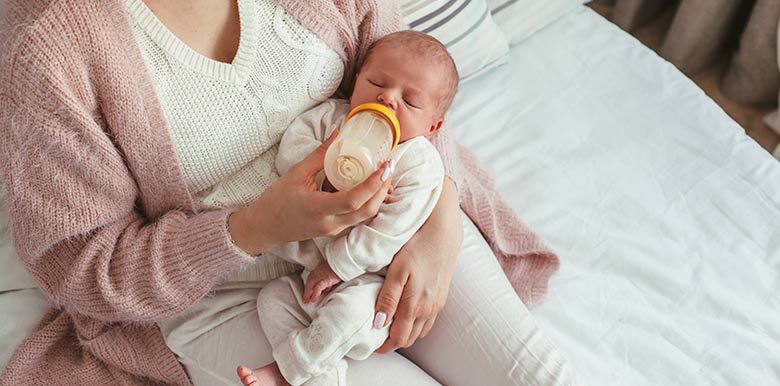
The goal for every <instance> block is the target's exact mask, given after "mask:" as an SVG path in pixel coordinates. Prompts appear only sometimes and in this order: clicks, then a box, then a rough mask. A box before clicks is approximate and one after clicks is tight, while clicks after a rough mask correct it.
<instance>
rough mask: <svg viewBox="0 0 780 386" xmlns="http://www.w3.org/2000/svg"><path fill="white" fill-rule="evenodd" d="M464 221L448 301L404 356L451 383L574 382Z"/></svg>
mask: <svg viewBox="0 0 780 386" xmlns="http://www.w3.org/2000/svg"><path fill="white" fill-rule="evenodd" d="M463 224H464V225H463V226H464V232H463V235H464V236H463V247H462V249H461V254H460V256H459V257H458V263H457V266H456V268H455V272H454V274H453V278H452V284H451V287H450V293H449V297H448V299H447V304H446V305H445V306H444V309H443V310H442V311H441V312H440V313H439V315H438V317H437V318H436V324H435V325H434V327H433V328H432V329H431V332H430V333H429V334H428V336H426V337H425V338H423V339H420V340H418V341H417V342H416V343H415V344H414V346H412V347H410V348H409V349H406V350H403V352H402V353H403V354H404V356H406V357H407V358H409V359H411V360H412V361H413V362H414V363H415V364H417V365H418V366H420V367H421V368H422V369H423V370H425V371H426V372H427V373H428V374H430V375H431V376H433V377H434V378H436V379H437V380H438V381H439V382H441V383H442V384H445V385H449V386H458V385H464V386H465V385H480V384H481V385H565V384H571V383H573V372H572V370H571V368H570V365H568V362H567V361H565V360H564V359H563V357H562V356H561V354H560V353H559V351H558V349H557V348H556V347H555V346H554V345H553V343H552V342H551V341H550V339H549V337H548V336H547V335H546V334H544V333H543V332H542V331H541V330H540V329H539V327H538V326H537V325H536V321H535V320H534V318H533V316H532V315H531V314H530V313H529V312H528V310H527V308H526V307H525V305H524V304H523V302H522V301H520V299H519V297H518V296H517V294H516V293H515V291H514V289H513V288H512V287H511V285H510V284H509V281H508V280H507V279H506V277H505V276H504V273H503V271H502V270H501V266H500V265H499V264H498V261H497V260H496V258H495V256H494V255H493V253H492V251H491V250H490V247H489V246H488V245H487V243H486V242H485V240H484V238H483V237H482V236H481V234H480V233H479V231H478V230H477V229H476V227H475V226H474V224H473V223H472V222H471V221H470V220H469V219H468V218H467V217H466V216H465V215H464V216H463Z"/></svg>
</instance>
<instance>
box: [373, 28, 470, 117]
mask: <svg viewBox="0 0 780 386" xmlns="http://www.w3.org/2000/svg"><path fill="white" fill-rule="evenodd" d="M390 43H396V44H401V45H402V46H403V47H404V48H405V49H408V50H415V51H417V52H418V53H420V54H422V55H425V57H427V58H429V59H431V60H432V61H433V62H435V63H436V64H437V65H442V66H444V67H445V71H446V72H447V74H446V75H447V77H446V79H447V88H446V90H445V91H446V92H445V93H444V95H443V97H442V98H441V100H440V101H439V106H438V107H439V111H440V112H441V114H442V115H444V113H445V112H446V111H447V110H448V109H449V108H450V105H451V104H452V100H453V99H454V98H455V93H456V92H457V91H458V80H459V79H460V76H459V75H458V69H457V67H455V61H453V60H452V56H450V53H449V52H448V51H447V47H445V46H444V44H441V42H440V41H438V40H437V39H436V38H434V37H433V36H431V35H428V34H425V33H422V32H417V31H413V30H404V31H398V32H393V33H391V34H388V35H385V36H383V37H382V38H380V39H379V40H377V41H375V42H374V43H373V44H371V46H369V47H368V51H367V52H366V58H365V60H364V61H363V65H362V66H365V65H366V64H368V62H369V61H370V60H371V52H372V51H374V50H375V49H376V48H377V47H379V46H381V45H384V44H390Z"/></svg>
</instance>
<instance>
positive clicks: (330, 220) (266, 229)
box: [228, 130, 392, 255]
mask: <svg viewBox="0 0 780 386" xmlns="http://www.w3.org/2000/svg"><path fill="white" fill-rule="evenodd" d="M336 135H338V130H336V131H334V132H333V134H331V136H330V138H328V140H327V141H325V143H323V144H322V145H321V146H319V147H318V148H317V150H315V151H314V152H312V153H311V154H310V155H309V156H307V157H306V158H305V159H304V160H303V161H301V162H299V163H298V164H296V165H295V166H293V167H292V168H291V169H290V170H289V171H288V172H287V173H285V174H284V175H282V176H281V177H279V179H277V180H276V181H274V183H273V184H271V186H269V187H268V189H266V190H265V192H263V195H262V196H260V198H258V199H257V200H255V201H254V202H253V203H252V204H250V205H248V206H246V207H244V208H242V209H240V210H238V211H236V212H233V213H232V214H231V215H230V218H229V219H228V228H229V229H230V234H231V236H232V237H233V240H234V242H235V243H236V245H237V246H238V247H239V248H241V249H242V250H244V251H245V252H247V253H249V254H253V255H256V254H259V253H262V252H267V251H269V250H271V249H272V248H273V247H274V246H276V245H279V244H282V243H285V242H289V241H299V240H307V239H311V238H314V237H318V236H332V235H336V234H338V233H339V232H341V231H342V230H343V229H345V228H347V227H350V226H353V225H355V224H357V223H360V222H362V221H364V220H366V219H369V218H371V217H373V216H375V215H376V213H377V211H378V210H379V206H380V205H381V204H382V201H383V200H384V199H385V196H386V195H387V191H388V188H389V187H390V180H391V179H390V175H391V174H392V170H391V168H390V166H389V165H388V164H385V165H383V166H382V167H381V168H379V170H377V171H376V172H374V174H372V175H371V176H370V177H368V179H366V180H365V181H364V182H362V183H361V184H360V185H357V186H356V187H354V188H353V189H352V190H349V191H346V192H336V193H328V192H321V191H319V190H318V189H317V183H316V182H315V176H316V175H317V173H319V172H320V171H321V170H322V169H323V162H324V159H325V152H326V151H327V150H328V146H330V144H331V143H332V142H333V140H334V139H335V137H336Z"/></svg>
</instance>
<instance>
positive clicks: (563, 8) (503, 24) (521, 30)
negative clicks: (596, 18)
mask: <svg viewBox="0 0 780 386" xmlns="http://www.w3.org/2000/svg"><path fill="white" fill-rule="evenodd" d="M588 1H589V0H487V3H488V7H490V13H491V14H492V15H493V20H495V22H496V24H498V26H499V27H500V28H501V30H502V31H504V34H505V35H506V39H507V40H508V41H509V44H517V43H520V42H521V41H523V40H524V39H525V38H527V37H529V36H531V34H533V33H534V32H536V31H538V30H540V29H542V28H544V27H545V26H546V25H548V24H550V23H552V22H554V21H555V20H557V19H558V18H559V17H561V16H562V15H564V14H566V13H567V12H569V11H571V10H572V9H575V8H577V7H580V6H582V4H583V3H587V2H588Z"/></svg>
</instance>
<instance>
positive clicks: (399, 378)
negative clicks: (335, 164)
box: [0, 0, 571, 385]
mask: <svg viewBox="0 0 780 386" xmlns="http://www.w3.org/2000/svg"><path fill="white" fill-rule="evenodd" d="M341 3H344V2H328V1H324V0H320V1H305V2H304V1H297V2H296V1H290V0H281V1H278V3H277V2H276V1H273V0H239V1H238V2H237V3H236V2H235V1H234V0H221V1H216V2H215V1H184V0H176V1H173V0H169V1H152V0H144V1H143V2H141V1H140V0H132V1H127V2H125V3H124V4H122V1H118V0H113V1H105V0H88V1H79V2H71V1H66V0H33V1H29V0H27V1H21V0H20V1H9V2H8V4H6V10H5V16H4V17H5V19H4V22H3V28H2V29H0V31H3V33H4V36H3V44H4V47H3V48H4V49H3V51H2V52H3V53H4V54H3V62H2V67H3V68H4V73H3V74H2V77H3V79H2V83H0V87H1V88H0V98H2V99H1V100H2V105H3V111H2V112H1V113H0V114H2V118H1V119H0V122H2V126H0V127H1V128H0V136H1V137H2V143H3V144H4V146H3V148H2V153H0V160H2V167H3V176H4V178H5V181H6V185H7V186H6V188H7V190H8V198H9V207H10V214H11V220H12V224H13V227H14V241H15V246H16V248H17V251H18V254H19V256H20V257H21V258H22V260H23V262H24V263H25V266H26V267H27V268H28V270H30V272H31V273H32V274H33V276H34V277H35V278H36V279H37V281H38V283H39V285H40V286H41V288H42V290H43V291H44V293H45V294H46V295H47V296H48V297H49V298H50V299H51V301H52V302H53V304H54V306H55V308H53V309H52V310H51V311H50V312H48V313H47V314H46V315H45V316H44V318H43V320H42V321H41V324H40V325H39V326H38V327H37V329H36V331H35V332H33V334H32V336H31V337H30V338H29V339H28V340H27V341H25V342H24V343H23V344H22V345H21V347H20V348H19V349H18V350H17V352H16V354H15V355H14V358H12V360H11V362H10V363H9V364H8V366H7V368H6V371H5V373H4V374H3V379H2V380H3V382H4V383H8V384H27V383H54V384H92V383H101V384H104V383H108V382H118V383H131V384H134V383H150V382H163V383H169V384H188V383H189V382H190V378H191V380H192V382H193V383H195V384H215V383H219V382H224V383H226V384H229V383H230V382H232V381H231V380H230V377H231V374H232V371H233V368H232V365H234V364H236V363H244V364H247V365H252V366H257V365H262V364H263V363H257V362H253V361H257V360H258V358H265V359H266V360H268V361H269V362H270V360H271V359H270V354H269V353H270V347H269V345H268V344H267V342H266V341H265V339H264V338H263V336H262V332H261V331H260V329H259V325H258V323H257V315H256V314H254V313H253V311H249V310H254V305H253V304H251V301H253V300H254V296H256V293H257V286H261V285H262V282H261V281H253V282H240V281H238V282H230V283H227V284H225V285H222V286H219V287H217V289H216V291H214V296H212V297H206V296H205V295H207V294H208V293H209V292H210V291H213V290H214V289H215V287H216V286H217V285H218V284H220V283H222V282H223V279H224V277H225V275H226V274H227V273H228V272H231V271H235V270H236V269H239V268H241V267H243V266H246V265H248V264H257V263H261V264H260V265H261V266H263V267H264V268H263V269H264V270H265V273H269V272H270V273H276V274H279V273H282V272H281V271H282V270H283V267H281V266H275V265H273V264H270V265H267V264H266V265H264V264H265V263H266V262H265V261H264V260H263V257H262V256H260V257H259V258H258V257H255V256H256V255H257V254H260V253H262V252H264V251H267V250H269V249H271V248H272V247H273V246H274V245H278V244H280V243H282V242H286V241H293V240H303V239H308V238H312V237H315V236H318V235H324V234H333V233H337V232H338V231H340V230H341V229H343V228H345V227H348V226H351V225H354V224H356V223H358V222H361V221H363V220H365V219H367V218H369V217H371V216H373V214H375V213H376V210H377V207H378V205H379V204H380V203H381V202H382V201H383V199H384V197H385V194H386V193H385V192H386V189H387V186H388V185H387V184H388V182H389V180H388V181H382V180H381V179H380V173H381V172H382V171H379V172H378V173H376V174H375V175H373V176H372V177H371V178H369V180H367V181H366V182H365V183H363V184H362V185H360V186H359V187H358V188H356V189H354V190H352V191H350V192H345V193H336V194H328V193H322V192H317V191H315V189H313V187H312V184H311V180H312V178H313V175H314V174H316V173H317V172H318V171H319V170H320V169H321V168H322V158H323V153H324V150H325V148H326V146H327V145H325V146H323V147H322V148H320V149H318V151H316V152H314V153H313V154H311V155H310V156H309V157H308V158H306V159H305V160H304V161H302V162H301V163H300V164H298V165H297V166H295V167H294V168H293V169H292V170H291V171H290V172H289V173H288V174H286V175H285V176H283V177H281V178H279V179H276V180H274V181H265V182H264V183H265V185H266V186H267V188H266V189H265V190H264V191H263V192H251V193H247V192H243V193H241V192H237V193H236V194H247V196H246V197H245V198H246V202H247V204H248V205H246V206H244V207H241V208H224V209H215V208H209V209H205V208H208V207H209V205H210V204H215V205H214V206H215V207H217V208H218V207H219V205H218V204H219V203H210V202H209V197H208V190H209V187H211V186H213V185H214V184H216V183H219V182H220V181H221V179H223V178H224V177H226V175H230V174H233V173H243V172H246V171H243V169H242V167H243V166H244V165H245V164H246V161H248V159H252V158H255V157H258V156H265V155H267V156H268V157H272V156H273V154H274V151H275V150H274V149H275V145H276V144H277V143H278V140H279V137H280V135H281V131H282V130H283V128H284V127H286V123H287V122H289V120H290V119H292V117H294V116H295V115H297V114H298V113H300V112H302V111H304V110H305V109H306V108H307V107H309V106H311V105H313V104H315V103H317V102H318V101H320V100H323V99H325V98H327V97H328V96H329V95H330V94H332V93H333V92H334V91H336V89H337V88H338V89H339V91H340V92H342V93H344V92H345V91H346V90H349V89H350V84H351V81H352V76H353V75H354V69H355V68H356V65H357V64H358V63H359V61H360V58H361V55H362V54H363V53H365V50H366V48H367V47H368V45H369V44H370V42H371V41H373V40H375V39H376V38H377V37H378V36H381V35H383V34H385V33H388V32H391V31H393V30H395V29H397V28H398V27H399V25H400V22H399V19H398V15H397V13H396V11H395V10H394V9H393V8H394V7H393V6H392V5H388V4H387V2H378V1H366V2H359V3H348V2H347V4H341ZM284 9H286V10H287V12H289V13H290V14H291V15H292V16H293V17H290V16H289V15H287V14H285V12H284ZM128 20H129V23H128ZM296 20H300V23H299V22H298V21H296ZM295 66H299V67H297V68H298V69H297V70H293V71H290V69H295V68H296V67H295ZM285 71H288V72H285ZM342 76H343V81H342V82H339V80H340V79H341V78H342ZM339 83H340V84H339ZM258 132H259V133H260V135H259V137H260V138H259V139H258ZM215 133H216V134H215ZM6 144H7V145H6ZM247 144H251V145H247ZM247 175H252V173H248V172H247ZM466 204H468V203H465V204H464V205H466ZM461 235H463V250H462V251H460V255H459V252H458V251H459V250H460V245H461V241H462V239H461V237H462V236H461ZM458 255H459V257H458V258H457V260H456V257H457V256H458ZM490 255H491V252H490V249H489V247H488V246H487V244H486V243H485V241H484V239H482V238H481V236H480V235H479V233H478V232H477V231H476V228H474V226H473V224H471V222H470V221H468V220H464V221H463V225H462V226H461V216H460V213H459V210H458V208H457V193H456V190H455V185H454V183H453V182H452V181H451V180H448V181H447V183H446V184H445V188H444V191H443V193H442V198H441V199H440V201H439V203H438V204H437V207H436V209H435V210H434V213H433V214H432V216H431V218H430V219H429V221H428V222H427V223H426V225H424V226H423V228H421V230H420V231H419V232H418V234H417V235H415V237H414V238H413V239H412V240H411V241H410V242H409V243H408V244H407V245H406V246H405V247H404V248H403V249H402V250H401V252H399V254H398V255H397V256H396V258H395V260H394V262H393V263H392V265H391V266H390V269H389V272H388V276H387V280H386V282H385V286H384V288H383V290H382V293H381V294H380V296H379V299H378V301H377V311H378V312H377V314H378V317H380V318H381V317H382V314H384V317H386V318H394V324H393V326H392V328H391V336H390V338H389V339H388V341H387V343H386V344H385V346H383V347H382V348H380V350H379V351H380V352H390V351H393V350H395V349H396V348H399V347H405V348H407V349H406V351H405V352H404V354H405V356H406V357H407V358H409V360H407V359H405V358H403V357H401V356H399V355H397V354H392V355H391V356H373V357H372V358H370V359H369V360H366V361H364V362H361V363H359V364H353V366H352V367H351V370H350V372H351V373H350V375H349V377H350V378H351V379H353V380H355V381H354V382H355V383H356V384H398V383H401V384H433V383H435V382H434V380H433V378H435V379H436V380H438V381H439V382H442V383H445V384H451V385H458V384H463V385H471V384H529V383H539V384H552V383H561V384H565V383H569V382H570V381H571V373H570V371H569V370H568V367H567V366H566V365H565V362H564V361H563V360H562V359H561V358H560V355H559V354H558V353H557V352H556V350H555V348H554V347H553V346H552V345H551V344H550V342H549V340H548V339H547V338H546V337H545V336H544V335H543V334H541V333H540V332H539V330H538V328H537V327H536V326H535V324H534V321H533V319H532V318H531V317H530V315H529V314H528V311H527V310H526V308H525V307H524V306H523V304H522V302H521V301H520V300H519V299H518V298H517V296H516V295H515V293H514V292H513V291H512V287H511V286H510V284H509V282H508V281H507V280H506V278H505V277H504V276H503V273H502V272H501V270H500V266H499V264H498V262H497V261H496V260H495V258H494V257H492V256H490ZM540 276H544V274H540ZM548 276H549V275H548ZM546 277H547V276H545V277H544V280H543V281H544V282H545V283H546ZM450 280H452V284H453V285H452V288H451V289H452V291H450ZM247 283H253V284H247ZM532 284H533V285H531V286H530V287H529V288H531V290H538V289H539V288H540V287H539V286H538V285H537V284H538V283H537V282H533V283H532ZM448 293H449V299H448V300H447V303H446V305H444V300H445V299H446V298H447V297H448ZM488 299H489V301H485V300H488ZM442 307H443V308H442ZM439 311H441V313H439ZM155 322H156V323H159V325H160V328H158V327H157V326H156V325H155V324H154V323H155ZM434 322H436V324H435V326H434ZM161 330H162V333H161ZM163 334H164V336H163ZM426 334H429V335H428V336H427V337H426V339H424V340H420V341H419V342H418V343H417V344H415V345H414V346H411V345H412V343H414V342H415V341H416V340H417V339H418V338H420V337H423V336H425V335H426ZM247 340H251V341H252V342H257V345H256V346H253V350H252V351H251V352H237V350H234V349H233V348H234V347H235V345H233V344H232V343H233V342H238V341H242V342H246V341H247ZM168 346H169V347H170V349H169V348H168ZM244 346H245V345H244ZM171 350H173V351H174V352H176V354H177V355H178V357H179V358H178V360H179V361H180V362H181V363H182V364H183V365H184V367H182V366H181V365H180V364H179V362H178V361H177V358H176V357H175V356H174V355H173V353H172V351H171ZM410 360H411V362H410ZM412 362H413V363H412ZM227 364H229V365H230V367H227V368H226V366H227ZM184 368H186V369H187V373H185V370H184ZM188 375H189V378H188ZM31 380H32V381H31Z"/></svg>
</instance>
